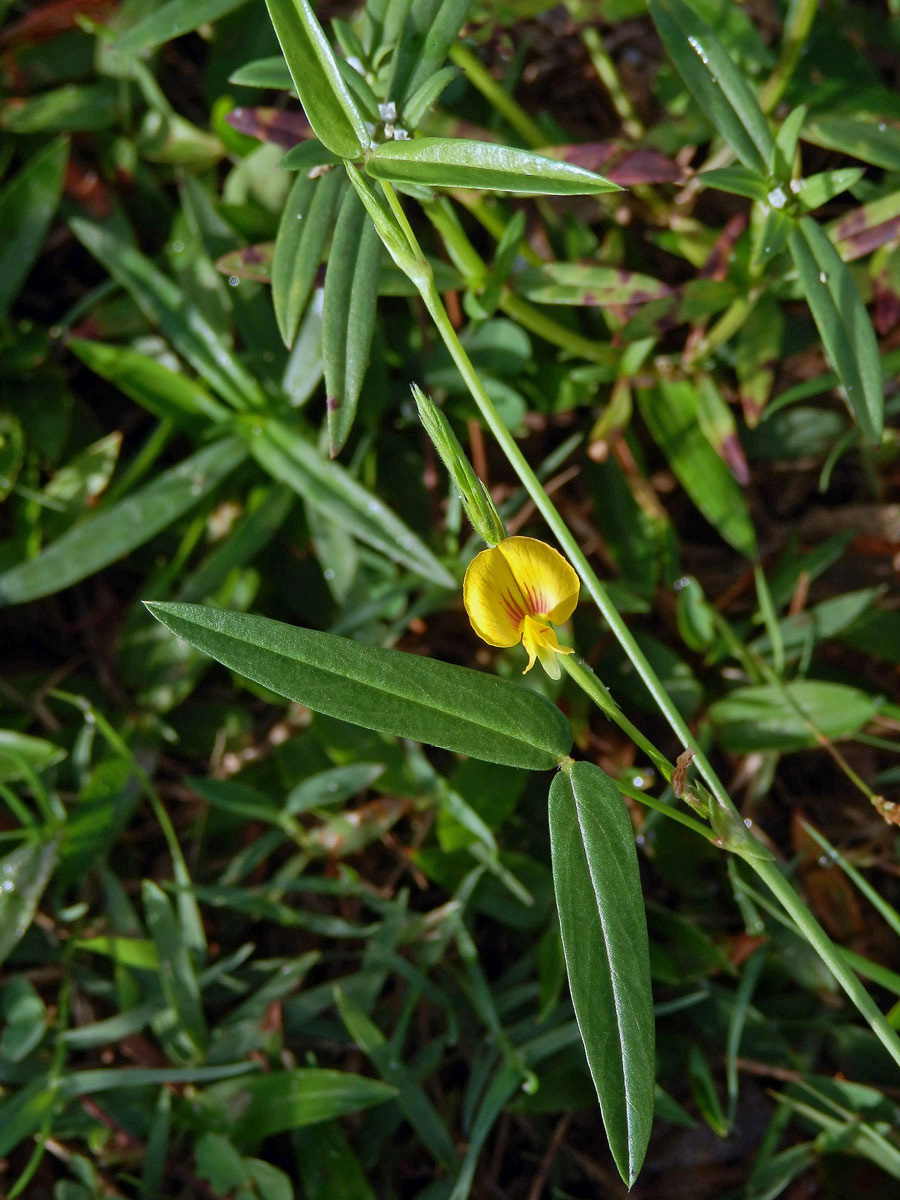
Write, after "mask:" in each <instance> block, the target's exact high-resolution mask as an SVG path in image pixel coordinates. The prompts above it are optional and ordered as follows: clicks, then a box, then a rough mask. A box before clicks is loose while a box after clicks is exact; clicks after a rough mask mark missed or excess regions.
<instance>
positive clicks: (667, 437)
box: [637, 380, 756, 558]
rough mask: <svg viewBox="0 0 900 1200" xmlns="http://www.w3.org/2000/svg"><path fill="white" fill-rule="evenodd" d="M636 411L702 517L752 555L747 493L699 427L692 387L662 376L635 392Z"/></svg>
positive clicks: (743, 550)
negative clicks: (646, 388) (645, 388)
mask: <svg viewBox="0 0 900 1200" xmlns="http://www.w3.org/2000/svg"><path fill="white" fill-rule="evenodd" d="M637 396H638V402H639V404H640V409H641V415H642V416H643V418H644V420H645V421H646V423H647V427H648V428H649V430H650V432H651V434H652V435H653V438H654V440H655V441H656V443H657V445H658V446H659V448H660V450H662V452H663V454H665V456H666V458H668V460H669V462H670V463H671V466H672V470H673V471H674V472H675V475H676V476H677V478H678V482H679V483H680V484H681V486H682V487H683V488H684V490H685V491H686V492H687V494H688V495H689V496H690V498H691V499H692V500H693V502H694V503H695V504H696V506H697V508H699V510H700V511H701V512H702V513H703V515H704V517H706V519H707V521H709V523H710V524H711V525H714V526H715V528H716V529H717V530H718V531H719V533H720V534H721V536H722V537H723V538H724V539H725V540H726V542H729V543H730V544H731V545H732V546H734V548H735V549H736V550H740V552H741V553H742V554H744V555H746V556H747V558H755V557H756V535H755V533H754V530H753V523H752V521H751V520H750V511H749V508H748V505H747V500H746V497H745V495H744V493H743V491H742V490H741V488H740V486H739V485H738V483H737V482H736V481H735V479H734V477H733V476H732V474H731V472H730V471H729V470H728V467H727V466H726V465H725V462H724V460H723V459H722V458H720V457H719V455H718V454H717V453H716V451H715V450H714V449H713V448H712V446H711V445H710V443H709V442H708V441H707V439H706V437H705V436H704V434H703V431H702V429H701V427H700V422H699V413H698V398H697V390H696V388H695V387H694V385H693V384H692V383H688V382H686V381H683V382H682V381H673V382H670V381H668V380H663V381H662V382H661V383H660V384H659V385H658V386H657V387H656V388H655V389H653V390H644V389H640V390H639V391H638V392H637Z"/></svg>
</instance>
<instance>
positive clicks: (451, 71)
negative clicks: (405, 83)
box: [401, 67, 459, 133]
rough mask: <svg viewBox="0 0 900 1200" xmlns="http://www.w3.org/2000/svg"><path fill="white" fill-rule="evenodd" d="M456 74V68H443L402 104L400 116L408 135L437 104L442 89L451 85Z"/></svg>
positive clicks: (457, 71) (457, 70)
mask: <svg viewBox="0 0 900 1200" xmlns="http://www.w3.org/2000/svg"><path fill="white" fill-rule="evenodd" d="M458 74H459V68H458V67H444V68H443V69H442V70H440V71H437V72H436V73H435V74H434V75H432V76H431V77H430V78H428V79H426V80H425V82H424V83H423V84H422V85H421V87H419V88H417V89H416V91H414V92H413V93H412V95H411V96H410V97H409V99H408V100H406V101H405V102H404V104H403V110H402V114H401V115H402V120H403V124H404V125H405V127H406V128H407V129H408V130H409V131H410V133H412V132H413V131H414V130H415V129H418V127H419V125H421V123H422V121H423V120H424V119H425V117H426V116H427V115H428V113H429V112H430V111H431V109H432V108H433V107H434V105H435V104H437V102H438V99H439V98H440V95H441V93H442V92H443V90H444V88H445V87H447V85H448V84H451V83H452V82H453V80H454V79H455V78H456V77H457V75H458Z"/></svg>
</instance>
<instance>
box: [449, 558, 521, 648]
mask: <svg viewBox="0 0 900 1200" xmlns="http://www.w3.org/2000/svg"><path fill="white" fill-rule="evenodd" d="M508 540H509V539H507V541H508ZM504 544H505V543H504V542H501V543H500V545H501V546H502V545H504ZM463 603H464V604H465V606H466V612H467V613H468V614H469V620H470V621H471V622H472V628H473V629H474V630H475V632H476V633H477V634H478V636H479V637H480V638H481V639H482V641H485V642H487V643H488V645H489V646H515V644H516V642H518V641H519V639H520V638H521V636H522V621H523V620H524V618H525V614H526V606H525V600H524V599H523V597H522V593H521V591H520V590H519V585H518V583H517V582H516V578H515V575H514V574H513V572H512V571H511V570H510V567H509V564H508V562H507V561H506V559H505V558H504V556H503V555H502V554H501V553H500V549H499V547H498V546H493V547H491V548H490V549H488V550H482V551H481V553H480V554H476V555H475V557H474V558H473V559H472V561H471V562H470V563H469V565H468V567H467V569H466V577H465V580H464V581H463Z"/></svg>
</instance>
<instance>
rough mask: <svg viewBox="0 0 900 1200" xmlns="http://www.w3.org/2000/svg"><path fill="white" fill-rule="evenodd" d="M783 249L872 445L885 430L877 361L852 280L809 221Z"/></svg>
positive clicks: (807, 219)
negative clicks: (788, 251)
mask: <svg viewBox="0 0 900 1200" xmlns="http://www.w3.org/2000/svg"><path fill="white" fill-rule="evenodd" d="M788 247H789V249H790V251H791V257H792V258H793V260H794V263H795V265H796V267H797V274H798V276H799V278H800V284H801V286H802V287H803V291H804V292H805V294H806V299H807V300H808V301H809V307H810V310H811V312H812V315H813V318H814V319H815V322H816V326H817V327H818V330H819V335H820V337H821V338H822V344H823V345H824V347H825V352H826V354H827V355H828V357H829V358H830V359H831V362H832V363H833V364H834V369H835V370H836V371H837V373H838V377H839V378H840V381H841V383H842V385H843V387H844V391H845V392H846V395H847V403H848V404H849V406H850V409H851V410H852V412H853V415H854V417H855V418H856V423H857V425H859V427H860V429H861V430H862V432H863V434H864V436H865V437H866V438H868V440H869V441H870V442H877V441H879V439H880V438H881V431H882V429H883V427H884V392H883V388H882V380H881V360H880V358H879V355H878V343H877V342H876V340H875V334H874V332H873V330H872V325H871V322H870V321H869V318H868V315H867V313H866V309H865V305H864V304H863V302H862V298H861V296H860V294H859V291H858V290H857V287H856V284H855V283H854V281H853V276H852V275H851V274H850V272H849V270H848V269H847V266H846V264H845V263H844V262H843V260H842V259H841V256H840V255H839V254H838V252H837V250H835V248H834V245H833V243H832V242H831V240H830V239H829V237H828V235H827V234H826V233H825V231H824V230H823V229H822V228H821V226H819V225H818V224H817V223H816V222H815V221H814V220H813V219H812V217H802V218H801V219H800V222H799V223H798V225H797V226H796V228H795V229H794V230H793V231H792V232H791V234H790V236H789V238H788Z"/></svg>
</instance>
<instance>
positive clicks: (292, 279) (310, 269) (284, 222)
mask: <svg viewBox="0 0 900 1200" xmlns="http://www.w3.org/2000/svg"><path fill="white" fill-rule="evenodd" d="M344 185H345V176H344V172H343V171H329V172H328V174H327V175H325V176H323V177H322V178H321V179H319V180H313V179H307V178H306V177H305V176H304V175H302V174H301V175H300V176H299V177H298V178H297V180H296V182H295V183H294V185H293V187H292V188H291V192H290V195H289V196H288V200H287V203H286V204H285V207H284V211H283V213H282V216H281V223H280V225H279V226H278V238H277V239H276V242H275V257H274V259H273V262H272V301H273V303H274V305H275V317H276V320H277V321H278V330H279V332H280V333H281V337H282V340H283V341H284V344H285V345H286V346H287V347H288V348H290V347H291V346H292V345H293V344H294V338H295V337H296V334H297V326H298V325H299V324H300V318H301V317H302V316H303V310H304V309H305V308H306V302H307V300H308V299H309V297H310V294H311V292H312V289H313V284H314V283H315V280H316V273H317V271H318V269H319V264H320V262H321V261H322V250H323V248H324V246H325V243H326V241H327V240H328V235H329V234H330V233H331V229H332V222H333V219H334V210H335V206H336V204H337V200H338V196H339V195H340V194H341V189H342V188H343V187H344Z"/></svg>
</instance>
